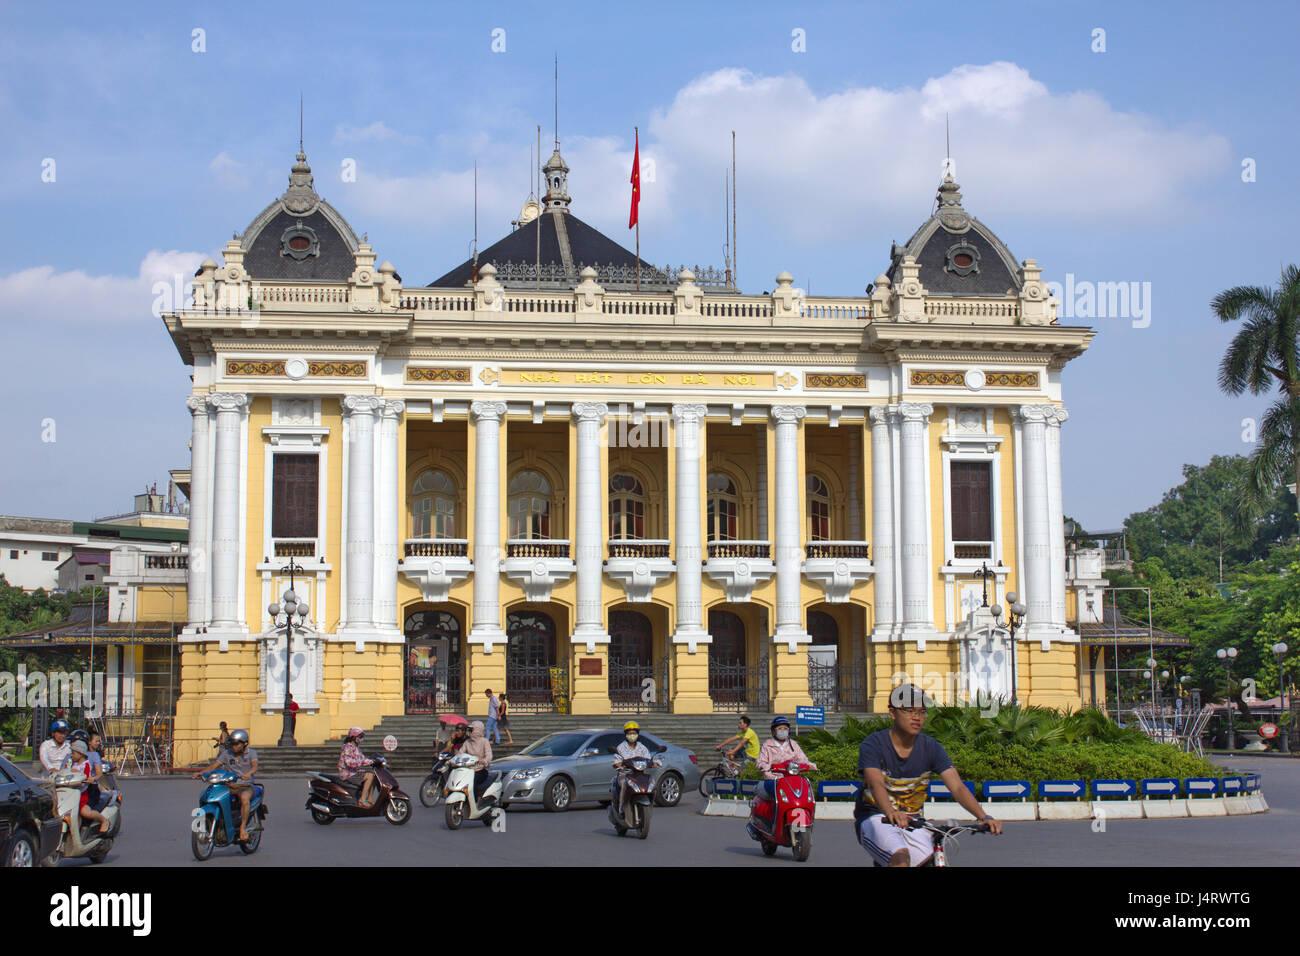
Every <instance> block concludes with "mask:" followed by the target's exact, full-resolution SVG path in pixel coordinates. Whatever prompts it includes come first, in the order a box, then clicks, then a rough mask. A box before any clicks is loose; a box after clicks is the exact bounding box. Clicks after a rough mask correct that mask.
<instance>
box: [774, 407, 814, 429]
mask: <svg viewBox="0 0 1300 956" xmlns="http://www.w3.org/2000/svg"><path fill="white" fill-rule="evenodd" d="M807 414H808V409H807V408H805V407H804V406H803V405H773V406H772V421H774V422H776V423H777V424H778V425H798V424H799V420H800V419H802V418H803V417H804V416H805V415H807Z"/></svg>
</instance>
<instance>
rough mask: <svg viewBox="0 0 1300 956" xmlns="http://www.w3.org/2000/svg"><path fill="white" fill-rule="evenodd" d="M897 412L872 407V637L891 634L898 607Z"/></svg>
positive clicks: (891, 409) (890, 408)
mask: <svg viewBox="0 0 1300 956" xmlns="http://www.w3.org/2000/svg"><path fill="white" fill-rule="evenodd" d="M895 417H896V412H895V410H894V409H893V408H892V407H884V406H876V407H875V408H872V409H871V557H872V559H873V562H874V563H873V566H874V567H875V569H876V573H875V580H874V591H875V600H876V620H875V629H874V630H873V631H872V634H871V639H872V640H874V641H887V640H889V639H890V638H892V637H893V636H894V626H895V624H896V623H897V621H898V611H897V606H896V604H895V600H894V589H895V582H894V440H893V435H892V427H893V422H894V419H895Z"/></svg>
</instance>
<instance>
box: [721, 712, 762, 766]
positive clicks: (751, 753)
mask: <svg viewBox="0 0 1300 956" xmlns="http://www.w3.org/2000/svg"><path fill="white" fill-rule="evenodd" d="M733 745H734V746H733ZM713 749H714V750H726V753H727V756H728V757H730V758H731V759H732V760H739V761H740V765H741V767H742V768H743V767H744V766H745V765H746V764H750V763H754V762H755V761H757V760H758V750H759V747H758V734H756V733H754V732H753V731H752V730H750V729H749V717H748V715H746V714H741V715H740V720H738V721H737V722H736V736H734V737H728V738H727V739H726V740H724V741H723V742H722V743H720V744H718V746H716V747H714V748H713Z"/></svg>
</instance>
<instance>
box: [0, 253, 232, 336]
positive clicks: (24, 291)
mask: <svg viewBox="0 0 1300 956" xmlns="http://www.w3.org/2000/svg"><path fill="white" fill-rule="evenodd" d="M205 258H207V257H206V256H205V255H204V254H203V253H201V252H180V251H178V250H176V249H172V250H169V251H167V252H163V251H162V250H159V249H153V250H150V251H149V252H148V253H147V254H146V255H145V257H144V258H143V259H142V260H141V262H140V268H139V271H138V272H137V274H136V275H134V276H115V275H99V276H92V275H88V274H87V273H85V272H83V271H82V270H80V269H73V270H71V271H68V272H56V271H55V270H54V267H53V266H36V267H34V268H31V269H23V270H21V271H20V272H13V273H10V274H9V275H5V276H0V301H2V302H4V303H5V312H4V314H5V315H6V316H8V317H10V318H11V319H12V320H13V321H22V322H27V323H31V322H35V323H60V324H68V323H88V322H93V323H132V322H153V321H156V319H155V316H156V315H157V314H159V312H160V311H169V310H170V309H171V308H174V307H175V304H176V301H177V297H176V290H177V289H180V290H184V288H185V284H186V283H188V282H190V281H192V279H193V277H194V271H195V270H196V269H197V268H198V267H199V263H200V262H202V261H203V260H204V259H205ZM163 285H165V286H166V288H167V291H166V292H165V293H164V292H163V291H162V286H163ZM160 297H161V298H162V299H165V300H166V301H165V302H160ZM159 304H162V305H164V306H165V308H163V309H161V310H160V309H159V307H158V306H159Z"/></svg>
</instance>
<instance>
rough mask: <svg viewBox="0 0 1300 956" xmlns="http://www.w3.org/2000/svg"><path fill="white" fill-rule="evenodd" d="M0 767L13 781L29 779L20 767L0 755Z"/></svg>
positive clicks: (20, 781)
mask: <svg viewBox="0 0 1300 956" xmlns="http://www.w3.org/2000/svg"><path fill="white" fill-rule="evenodd" d="M0 768H3V770H4V774H5V776H7V777H8V778H9V780H10V781H11V782H13V783H22V781H24V780H30V779H31V777H29V776H27V774H25V773H23V771H22V769H21V768H20V767H18V766H16V765H14V764H12V763H10V762H9V761H8V760H6V759H5V758H4V757H0Z"/></svg>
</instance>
